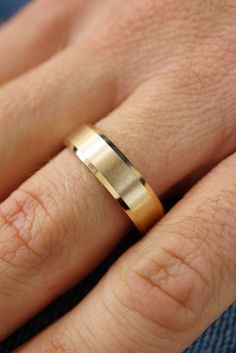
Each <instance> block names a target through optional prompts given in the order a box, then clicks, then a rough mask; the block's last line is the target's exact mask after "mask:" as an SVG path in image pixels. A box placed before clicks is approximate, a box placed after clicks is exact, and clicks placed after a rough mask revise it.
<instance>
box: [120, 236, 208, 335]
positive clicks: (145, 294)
mask: <svg viewBox="0 0 236 353" xmlns="http://www.w3.org/2000/svg"><path fill="white" fill-rule="evenodd" d="M168 234H169V239H168V243H167V242H166V243H163V244H162V245H161V246H160V244H159V245H158V246H157V247H156V248H155V249H154V247H153V244H152V248H151V249H149V250H147V248H146V250H145V252H144V251H143V250H141V251H142V253H141V254H138V256H137V257H136V256H135V259H134V260H132V263H131V264H129V266H128V269H127V268H126V269H125V270H124V271H123V272H122V275H121V278H122V281H121V282H122V283H123V287H124V288H123V289H119V288H118V289H117V297H118V298H120V302H121V303H122V304H123V305H125V306H126V307H128V308H129V310H131V311H133V312H134V311H135V312H138V313H139V314H140V315H141V318H142V319H144V320H148V321H151V322H152V323H154V324H155V325H156V326H157V327H158V328H162V329H164V331H165V332H167V333H168V332H169V333H172V334H178V333H180V332H184V331H185V330H186V329H189V328H193V327H195V325H197V324H198V322H199V320H200V319H201V312H203V311H204V309H205V307H206V306H207V304H208V303H209V301H210V298H211V295H212V288H211V280H210V279H209V278H210V277H211V266H210V262H209V259H208V256H207V255H205V252H203V251H202V249H201V247H199V245H198V244H197V243H195V242H190V241H189V240H188V239H187V238H186V237H185V236H181V235H180V234H178V237H176V234H173V236H171V235H170V232H169V233H168ZM170 244H171V245H170ZM183 250H184V251H183ZM115 288H116V287H115Z"/></svg>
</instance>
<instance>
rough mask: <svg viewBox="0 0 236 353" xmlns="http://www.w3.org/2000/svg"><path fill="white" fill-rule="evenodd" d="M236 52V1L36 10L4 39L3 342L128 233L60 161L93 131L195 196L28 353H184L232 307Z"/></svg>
mask: <svg viewBox="0 0 236 353" xmlns="http://www.w3.org/2000/svg"><path fill="white" fill-rule="evenodd" d="M29 29H30V30H29ZM235 53H236V6H235V4H234V1H233V0H230V1H229V0H221V1H220V0H218V1H216V0H215V1H213V0H211V1H210V0H208V1H206V0H198V1H190V0H179V1H177V0H145V1H143V0H130V1H126V0H91V1H87V0H70V1H62V0H60V1H58V0H37V1H33V2H32V3H31V4H30V5H29V6H28V7H27V8H26V9H25V10H23V11H22V12H21V13H20V14H18V15H17V16H16V17H15V18H13V19H12V20H11V21H10V22H8V23H6V24H4V25H3V26H2V27H1V29H0V82H1V87H0V131H1V132H2V133H1V139H0V162H1V164H0V167H1V173H0V200H1V204H0V339H1V340H2V339H4V338H6V337H7V336H8V335H9V334H10V333H11V332H13V331H14V330H15V329H17V328H18V327H20V326H21V325H22V324H23V323H24V322H26V321H27V320H28V319H30V318H31V317H32V316H33V315H34V314H36V313H37V312H38V311H39V310H41V309H42V308H43V307H45V306H46V305H47V304H48V303H50V302H51V301H52V300H54V299H55V298H56V297H57V296H59V295H60V294H62V293H63V292H65V291H66V290H67V289H68V288H70V287H72V286H73V285H74V284H75V283H77V282H78V281H80V280H81V279H82V278H83V277H85V276H86V275H87V274H88V273H89V272H90V271H92V270H93V269H94V268H95V266H97V265H98V264H99V262H100V261H101V260H102V259H103V258H104V257H105V256H106V255H107V254H109V253H110V252H111V251H112V249H113V248H114V247H115V245H116V244H117V243H118V242H119V241H120V240H121V239H122V237H124V236H125V234H126V233H127V231H128V230H129V229H130V228H131V227H132V225H131V223H130V221H129V219H128V218H127V216H126V215H125V213H124V212H123V211H122V210H121V208H120V207H119V205H118V204H117V203H116V202H115V200H114V199H112V197H110V195H109V194H108V193H107V192H106V190H105V189H104V188H103V187H102V185H100V184H99V182H98V181H97V180H96V178H94V176H93V175H92V174H91V173H90V172H89V171H88V170H87V168H86V167H85V166H84V165H83V164H82V163H80V162H79V161H78V159H77V158H76V157H75V156H74V155H73V154H72V153H71V152H70V151H69V150H67V149H63V140H64V138H65V136H66V135H67V134H68V133H69V132H70V131H72V130H73V129H75V128H76V127H77V126H78V125H79V124H81V123H84V122H90V123H94V124H96V126H98V127H99V129H100V130H102V131H103V132H104V133H105V134H106V135H107V136H108V137H109V138H110V139H111V140H112V141H113V142H114V143H115V144H116V145H117V146H118V147H119V148H120V149H121V150H122V151H123V152H124V153H125V155H126V156H127V157H128V158H129V159H130V160H131V161H132V162H133V164H134V165H135V167H136V168H137V169H138V170H139V171H140V172H141V173H142V175H143V176H144V177H145V179H146V180H147V181H148V182H149V183H150V185H151V186H152V187H153V189H154V190H155V192H156V193H157V194H158V195H159V196H160V198H162V197H163V196H164V195H166V194H168V195H169V196H170V197H171V196H173V195H174V194H176V193H178V192H180V190H186V189H189V191H188V193H187V194H186V195H185V196H184V197H182V199H181V201H180V202H179V203H177V204H176V205H175V206H174V207H173V208H172V209H171V210H170V212H168V213H167V214H166V216H165V217H164V218H163V219H162V220H161V221H160V222H159V223H158V224H156V225H155V226H154V227H153V228H152V229H151V230H150V232H148V234H146V235H145V236H144V237H143V239H142V240H140V241H139V242H137V244H136V245H134V246H133V247H132V248H131V249H129V250H128V251H127V253H125V254H124V255H123V256H121V258H120V259H119V260H118V261H117V262H116V263H115V264H114V265H113V266H112V268H111V269H110V270H109V271H108V273H107V274H106V275H105V276H104V278H103V279H102V280H101V282H100V283H99V284H98V285H97V287H95V288H94V289H93V291H92V292H91V293H89V295H88V296H87V297H86V298H85V299H84V300H83V301H82V302H81V303H80V304H79V305H78V306H77V307H76V308H75V309H73V310H72V311H71V312H70V313H68V314H67V315H66V316H65V317H63V318H62V319H60V320H59V321H58V322H56V323H54V324H53V325H52V326H51V327H49V328H47V329H46V330H45V331H44V332H42V333H41V334H39V335H38V336H37V337H35V338H34V339H33V340H32V341H30V342H28V343H27V344H26V345H24V346H23V347H20V348H19V349H18V350H17V352H18V353H31V352H35V353H56V352H66V353H71V352H73V353H74V352H79V353H91V352H93V353H103V352H111V353H118V352H119V353H128V352H129V353H133V352H134V353H180V352H182V351H183V349H184V348H186V347H187V346H188V345H189V344H190V343H191V342H193V340H194V339H196V338H197V337H198V336H199V335H200V334H201V332H202V331H203V330H205V329H206V328H207V327H208V326H209V325H210V324H211V323H212V322H213V321H214V320H215V319H216V318H217V317H218V316H219V315H220V314H221V313H222V312H223V311H224V310H225V309H226V308H227V307H228V306H229V305H230V304H231V303H232V302H233V301H234V300H235V299H236V281H235V279H236V278H235V277H236V275H235V274H236V258H235V251H236V236H235V226H236V201H235V195H236V183H235V174H236V155H235V150H236V139H235V134H236V118H235V116H236V103H235V102H236V100H235V95H236V88H235V87H236V59H235V58H236V55H235ZM193 184H194V185H193ZM177 186H178V187H177Z"/></svg>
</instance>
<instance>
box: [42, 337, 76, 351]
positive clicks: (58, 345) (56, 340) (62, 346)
mask: <svg viewBox="0 0 236 353" xmlns="http://www.w3.org/2000/svg"><path fill="white" fill-rule="evenodd" d="M39 351H40V352H45V353H74V352H76V349H75V347H74V344H73V343H72V341H71V339H70V337H67V335H66V334H65V333H62V334H61V335H60V336H59V335H55V334H54V335H52V337H50V339H48V340H46V341H44V342H43V343H42V345H41V346H40V349H39Z"/></svg>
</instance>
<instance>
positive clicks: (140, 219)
mask: <svg viewBox="0 0 236 353" xmlns="http://www.w3.org/2000/svg"><path fill="white" fill-rule="evenodd" d="M65 144H66V146H67V147H69V148H70V149H71V150H72V151H73V152H74V154H75V155H76V156H77V157H78V158H79V159H80V160H81V161H82V162H83V163H84V164H85V165H86V166H87V167H88V169H89V170H90V171H91V172H92V173H93V174H94V175H95V176H96V177H97V179H98V180H99V181H100V182H101V183H102V184H103V186H104V187H105V188H106V189H107V190H108V191H109V192H110V194H111V195H112V196H113V197H114V198H115V199H116V200H117V201H118V203H119V204H120V206H121V207H122V208H123V210H124V211H125V212H126V213H127V215H128V216H129V218H130V219H131V220H132V222H133V223H134V225H135V226H136V227H137V228H138V230H139V231H140V233H142V234H144V233H146V232H147V231H148V230H149V229H150V228H151V227H152V226H153V225H154V224H155V223H156V222H157V221H158V220H159V219H160V218H161V217H162V216H163V214H164V210H163V207H162V204H161V202H160V200H159V199H158V197H157V196H156V194H155V193H154V191H153V190H152V189H151V187H150V185H149V184H147V182H146V181H145V180H144V178H143V177H142V175H141V174H140V173H139V172H138V171H137V170H136V169H135V168H134V167H133V165H132V164H131V163H130V161H129V160H128V159H127V158H126V157H125V155H124V154H123V153H122V152H121V151H120V150H119V149H118V148H117V147H116V146H115V145H114V144H113V143H112V142H111V141H110V140H109V139H108V138H107V137H106V136H105V135H104V134H103V133H101V132H100V131H99V130H97V128H94V127H93V126H91V125H82V126H81V127H79V129H77V130H76V131H74V132H73V133H72V134H71V135H70V136H68V138H67V139H66V141H65Z"/></svg>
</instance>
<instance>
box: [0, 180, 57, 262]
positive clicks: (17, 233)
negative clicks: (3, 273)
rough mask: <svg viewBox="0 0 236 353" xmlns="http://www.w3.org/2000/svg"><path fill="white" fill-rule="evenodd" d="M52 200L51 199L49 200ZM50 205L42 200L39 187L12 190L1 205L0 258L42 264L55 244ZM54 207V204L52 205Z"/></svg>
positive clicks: (32, 186) (54, 225)
mask: <svg viewBox="0 0 236 353" xmlns="http://www.w3.org/2000/svg"><path fill="white" fill-rule="evenodd" d="M51 203H52V202H51ZM50 207H52V205H51V206H50V204H49V205H47V206H46V203H45V202H44V196H43V192H42V190H41V189H40V187H38V186H35V185H31V186H29V184H28V188H26V187H25V188H21V189H18V190H17V191H15V192H14V193H13V194H12V195H11V196H10V197H9V198H8V199H7V200H6V201H5V202H3V203H2V205H1V207H0V233H1V239H0V245H1V246H0V259H2V260H4V261H5V262H8V263H9V264H11V265H14V266H18V267H19V266H20V267H25V266H27V267H28V265H29V263H30V264H31V265H35V266H37V265H38V264H40V263H42V262H43V261H44V260H45V259H46V258H48V255H50V254H51V250H52V248H53V246H55V245H56V241H55V240H54V238H55V237H53V236H52V234H53V233H55V227H57V225H56V223H55V222H54V220H53V217H52V216H51V209H50ZM53 207H54V205H53Z"/></svg>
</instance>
